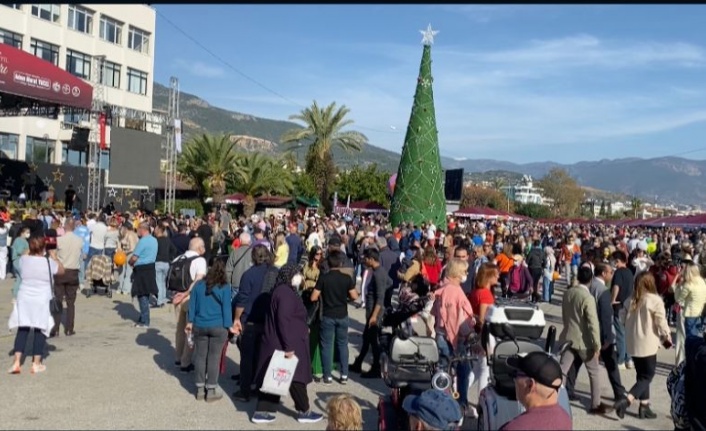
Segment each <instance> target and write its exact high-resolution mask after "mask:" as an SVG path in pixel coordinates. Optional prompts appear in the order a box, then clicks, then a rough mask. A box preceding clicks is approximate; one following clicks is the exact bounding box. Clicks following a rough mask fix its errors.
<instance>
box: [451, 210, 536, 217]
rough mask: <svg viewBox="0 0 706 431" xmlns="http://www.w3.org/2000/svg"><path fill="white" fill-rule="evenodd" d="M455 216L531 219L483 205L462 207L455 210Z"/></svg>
mask: <svg viewBox="0 0 706 431" xmlns="http://www.w3.org/2000/svg"><path fill="white" fill-rule="evenodd" d="M453 215H454V217H465V218H470V219H475V220H480V219H486V220H495V219H498V218H505V219H510V220H529V219H528V218H527V217H525V216H521V215H517V214H512V213H508V212H505V211H500V210H496V209H493V208H483V207H466V208H461V209H460V210H458V211H454V213H453Z"/></svg>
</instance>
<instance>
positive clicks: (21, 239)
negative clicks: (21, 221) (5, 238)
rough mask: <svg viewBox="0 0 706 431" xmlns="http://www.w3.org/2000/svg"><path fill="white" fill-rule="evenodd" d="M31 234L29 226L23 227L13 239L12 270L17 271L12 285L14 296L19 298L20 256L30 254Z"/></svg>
mask: <svg viewBox="0 0 706 431" xmlns="http://www.w3.org/2000/svg"><path fill="white" fill-rule="evenodd" d="M29 235H30V231H29V228H28V227H22V229H20V234H19V235H17V238H15V240H14V241H12V271H13V272H14V273H15V283H14V284H13V285H12V298H13V299H16V298H17V292H18V291H19V290H20V284H21V283H22V277H21V276H20V258H21V257H22V256H24V255H25V254H29Z"/></svg>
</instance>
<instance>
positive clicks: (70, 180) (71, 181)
mask: <svg viewBox="0 0 706 431" xmlns="http://www.w3.org/2000/svg"><path fill="white" fill-rule="evenodd" d="M69 182H70V183H73V182H74V176H73V175H69Z"/></svg>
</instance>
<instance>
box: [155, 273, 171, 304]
mask: <svg viewBox="0 0 706 431" xmlns="http://www.w3.org/2000/svg"><path fill="white" fill-rule="evenodd" d="M154 269H155V274H156V278H157V290H158V291H159V293H157V305H162V304H166V303H167V275H169V262H155V264H154Z"/></svg>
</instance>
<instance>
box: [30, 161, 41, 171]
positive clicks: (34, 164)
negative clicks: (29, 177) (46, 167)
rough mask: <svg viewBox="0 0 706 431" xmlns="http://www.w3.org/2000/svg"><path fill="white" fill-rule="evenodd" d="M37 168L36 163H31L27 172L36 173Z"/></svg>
mask: <svg viewBox="0 0 706 431" xmlns="http://www.w3.org/2000/svg"><path fill="white" fill-rule="evenodd" d="M38 167H39V166H37V164H36V163H34V162H32V163H30V164H29V171H30V172H37V168H38Z"/></svg>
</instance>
